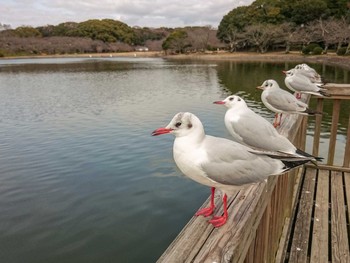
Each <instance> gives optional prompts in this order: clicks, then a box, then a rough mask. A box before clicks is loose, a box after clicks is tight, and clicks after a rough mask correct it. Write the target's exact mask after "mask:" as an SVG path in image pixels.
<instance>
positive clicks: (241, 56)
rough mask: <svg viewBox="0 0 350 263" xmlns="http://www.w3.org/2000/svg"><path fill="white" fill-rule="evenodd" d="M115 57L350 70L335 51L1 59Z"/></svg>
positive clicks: (101, 55)
mask: <svg viewBox="0 0 350 263" xmlns="http://www.w3.org/2000/svg"><path fill="white" fill-rule="evenodd" d="M113 57H135V58H156V57H158V58H165V59H174V60H211V61H215V60H217V61H225V60H226V61H252V62H253V61H254V62H259V61H264V62H284V61H285V62H302V63H322V64H328V65H332V66H339V67H342V68H345V69H348V70H350V57H348V56H338V55H336V54H335V53H329V54H324V55H307V56H306V55H303V54H301V53H300V52H291V53H289V54H286V53H284V52H268V53H264V54H260V53H255V52H235V53H230V52H224V51H223V52H213V53H191V54H178V55H165V54H164V52H162V51H148V52H121V53H88V54H64V55H37V56H14V57H2V58H0V60H9V59H34V58H113Z"/></svg>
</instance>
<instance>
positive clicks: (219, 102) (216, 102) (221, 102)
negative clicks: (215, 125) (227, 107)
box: [213, 100, 225, 104]
mask: <svg viewBox="0 0 350 263" xmlns="http://www.w3.org/2000/svg"><path fill="white" fill-rule="evenodd" d="M213 103H214V104H225V102H224V101H223V100H219V101H214V102H213Z"/></svg>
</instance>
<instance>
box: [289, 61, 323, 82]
mask: <svg viewBox="0 0 350 263" xmlns="http://www.w3.org/2000/svg"><path fill="white" fill-rule="evenodd" d="M294 69H295V70H296V72H297V73H300V74H301V75H304V76H305V77H307V78H308V79H309V80H311V82H313V83H318V84H324V82H323V80H322V77H321V75H320V74H318V73H317V71H316V70H315V69H313V68H312V67H310V66H309V65H307V64H305V63H304V64H298V65H296V66H295V67H294Z"/></svg>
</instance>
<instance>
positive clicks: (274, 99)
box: [257, 79, 322, 127]
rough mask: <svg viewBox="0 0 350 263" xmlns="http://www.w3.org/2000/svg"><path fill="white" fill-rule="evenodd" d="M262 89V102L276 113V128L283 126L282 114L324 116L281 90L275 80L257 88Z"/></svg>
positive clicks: (267, 81) (270, 80)
mask: <svg viewBox="0 0 350 263" xmlns="http://www.w3.org/2000/svg"><path fill="white" fill-rule="evenodd" d="M257 88H258V89H262V90H263V92H262V93H261V101H262V102H263V103H264V105H265V106H266V108H268V109H269V110H271V111H273V112H275V113H276V114H275V120H274V123H273V125H274V127H277V126H279V125H280V124H281V119H282V114H283V113H286V114H302V115H315V114H322V113H321V112H316V111H314V110H311V109H309V106H308V105H307V104H306V103H304V102H302V101H300V100H298V99H297V98H295V97H294V96H293V95H292V94H291V93H289V92H288V91H285V90H283V89H281V88H280V87H279V85H278V83H277V82H276V81H275V80H273V79H269V80H265V81H264V82H263V84H262V85H261V86H258V87H257ZM278 113H280V114H281V115H280V120H279V121H278V120H277V119H278Z"/></svg>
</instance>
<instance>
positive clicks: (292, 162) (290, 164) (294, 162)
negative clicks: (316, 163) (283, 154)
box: [281, 159, 311, 171]
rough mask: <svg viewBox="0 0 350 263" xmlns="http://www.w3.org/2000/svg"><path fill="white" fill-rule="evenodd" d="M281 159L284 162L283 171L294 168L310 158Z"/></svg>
mask: <svg viewBox="0 0 350 263" xmlns="http://www.w3.org/2000/svg"><path fill="white" fill-rule="evenodd" d="M281 161H282V163H283V164H284V168H285V171H289V170H291V169H293V168H296V167H298V166H300V165H303V164H305V163H308V162H310V161H311V160H309V159H305V160H300V159H298V160H290V161H285V160H281Z"/></svg>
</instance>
